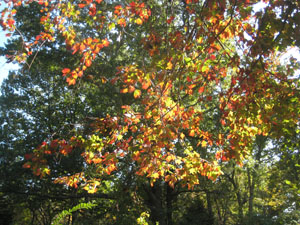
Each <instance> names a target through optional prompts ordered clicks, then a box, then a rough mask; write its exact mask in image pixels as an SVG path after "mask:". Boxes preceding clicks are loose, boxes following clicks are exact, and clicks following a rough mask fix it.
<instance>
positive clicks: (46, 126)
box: [0, 0, 300, 224]
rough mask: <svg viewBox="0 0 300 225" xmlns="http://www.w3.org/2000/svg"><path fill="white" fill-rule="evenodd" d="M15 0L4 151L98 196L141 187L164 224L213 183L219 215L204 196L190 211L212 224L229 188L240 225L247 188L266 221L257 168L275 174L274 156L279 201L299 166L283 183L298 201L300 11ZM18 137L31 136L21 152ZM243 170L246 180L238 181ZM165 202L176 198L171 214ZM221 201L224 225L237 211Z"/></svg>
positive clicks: (236, 4)
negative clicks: (14, 69) (297, 51)
mask: <svg viewBox="0 0 300 225" xmlns="http://www.w3.org/2000/svg"><path fill="white" fill-rule="evenodd" d="M4 4H5V8H4V9H3V10H2V13H1V19H0V24H1V26H2V28H3V30H5V31H6V32H7V36H8V37H10V38H9V42H8V44H7V45H6V47H5V48H3V49H2V50H1V52H2V54H3V55H6V57H7V59H8V61H15V62H17V63H19V64H20V66H21V69H20V72H19V74H11V75H10V77H9V79H8V81H6V84H5V85H4V86H3V90H2V92H3V93H2V98H3V99H5V101H6V103H5V102H4V104H3V106H1V107H3V109H2V112H1V113H2V115H1V117H2V118H3V122H2V128H1V129H3V134H5V135H11V136H10V137H8V136H6V139H3V140H7V141H4V143H2V145H3V148H4V149H6V150H5V151H8V149H20V152H18V153H17V154H21V153H22V154H23V156H24V158H22V156H20V158H19V161H18V163H19V162H22V164H23V168H27V169H28V168H30V169H31V170H32V171H33V173H34V174H35V175H37V176H39V177H40V179H41V180H47V179H48V182H49V181H50V180H53V181H54V183H56V184H60V185H61V187H63V186H64V185H65V186H68V188H69V189H70V188H71V189H70V190H73V189H72V188H76V189H77V190H78V191H79V190H80V191H81V190H85V191H87V193H88V194H93V193H97V192H98V193H103V192H107V191H108V190H107V189H110V191H112V190H120V189H127V188H129V189H130V188H132V187H134V186H136V187H141V186H142V187H143V191H141V190H139V192H138V193H139V196H143V197H142V198H143V199H144V200H145V202H147V203H146V205H147V207H148V208H150V211H151V215H150V219H151V221H159V222H160V224H171V223H172V222H171V221H172V212H174V210H175V209H176V206H175V205H174V204H173V205H172V203H174V202H175V197H174V196H176V199H177V197H178V195H179V193H183V192H185V191H186V192H188V191H193V190H196V189H197V188H199V187H200V189H201V190H204V191H205V193H206V194H207V195H206V200H205V201H206V206H205V205H204V203H203V202H205V201H204V200H203V199H201V200H199V201H198V202H194V203H191V204H190V207H191V208H192V207H193V204H196V205H197V206H196V208H197V207H198V211H201V212H202V216H203V217H209V215H212V209H211V206H209V202H211V200H209V199H210V198H211V195H212V193H210V191H209V189H211V190H214V188H216V187H218V186H220V187H221V186H222V185H223V179H225V180H226V179H227V182H229V183H230V184H231V185H232V190H233V193H234V194H235V196H236V199H237V202H238V204H237V205H238V207H237V208H238V216H239V221H240V222H241V221H242V220H243V219H245V217H244V212H243V207H244V203H243V202H244V201H243V196H242V195H243V194H242V192H243V189H242V188H241V186H242V183H247V185H248V191H249V192H248V191H246V192H247V193H248V197H249V200H248V202H249V207H248V213H249V215H251V216H252V217H253V216H254V213H253V207H254V206H253V204H254V203H253V201H254V195H253V193H254V189H255V185H258V184H259V182H260V179H259V177H258V173H259V170H265V169H266V168H267V167H268V165H267V164H264V165H261V163H262V160H264V159H266V157H267V156H268V155H269V156H271V155H277V156H278V157H280V160H278V161H277V162H274V163H275V164H276V167H272V169H270V170H269V171H272V170H274V171H273V172H272V174H273V175H270V174H264V173H262V176H265V177H267V176H270V183H269V184H268V185H269V187H268V188H269V191H270V193H271V192H272V191H274V189H272V185H274V183H273V184H272V182H271V179H274V180H277V178H276V175H275V174H276V172H275V171H276V170H280V171H281V169H282V168H281V167H283V164H284V163H292V164H293V165H295V166H294V169H291V170H292V172H291V171H288V170H286V171H284V172H282V173H286V174H287V175H288V174H289V176H288V177H287V183H286V184H284V185H289V186H290V188H291V192H290V193H294V195H293V200H291V201H293V202H294V201H295V199H296V198H299V197H297V194H295V193H296V192H297V191H298V190H299V182H298V183H297V182H296V179H295V177H293V176H292V175H291V174H292V173H293V172H295V171H299V163H300V162H299V159H298V158H299V157H297V156H296V153H297V152H298V150H297V149H298V143H297V140H298V133H299V116H300V110H299V109H300V99H299V97H300V95H299V94H300V92H299V75H298V74H297V73H298V69H299V62H297V60H296V59H295V58H293V57H291V58H290V59H289V61H287V62H284V63H282V61H281V55H282V54H283V53H284V52H285V51H286V50H287V49H288V48H291V47H295V48H296V47H299V45H300V39H299V37H300V35H299V31H300V29H299V23H300V12H299V10H300V5H299V2H297V1H295V2H294V1H281V0H274V1H266V0H265V1H262V2H260V1H254V0H247V1H240V0H215V1H214V0H203V1H201V0H148V1H143V0H136V1H109V0H106V1H105V0H72V1H65V0H59V1H58V0H51V1H50V0H39V1H33V0H6V1H5V3H4ZM64 80H65V81H64ZM9 99H15V100H16V101H14V100H9ZM3 101H4V100H3ZM7 101H13V103H12V104H15V105H14V106H12V105H10V103H7ZM6 104H7V105H6ZM22 104H23V105H22ZM14 111H15V115H13V113H14ZM17 119H18V120H19V122H16V121H17ZM9 121H14V122H16V123H17V124H21V125H19V127H22V129H19V130H16V126H17V125H16V126H11V124H10V122H9ZM24 127H26V129H25V128H24ZM22 130H23V131H22ZM17 131H18V132H17ZM5 135H4V136H5ZM10 138H13V139H15V140H19V141H18V142H14V144H13V146H9V144H8V143H9V141H8V140H9V139H10ZM24 145H27V148H26V149H25V150H23V152H22V150H21V147H20V146H24ZM268 145H269V147H268V148H267V147H266V146H268ZM272 147H273V148H274V149H276V151H279V152H280V153H276V151H275V150H274V151H273V152H272V151H271V150H270V149H271V148H272ZM266 149H268V151H267V150H266ZM280 149H281V150H280ZM287 149H289V150H287ZM5 157H7V155H6V154H5ZM5 157H4V158H5ZM12 158H14V157H13V156H12ZM4 162H5V160H4ZM7 162H9V160H7ZM244 164H246V165H245V167H244V168H242V166H243V165H244ZM3 165H4V164H3ZM237 165H238V166H237ZM250 165H251V166H250ZM297 165H298V166H297ZM20 169H21V168H19V170H20ZM241 171H244V175H245V177H244V179H245V180H237V178H236V176H237V175H236V174H238V173H243V172H241ZM270 173H271V172H270ZM295 174H296V172H295ZM274 176H275V177H274ZM295 176H297V175H295ZM224 177H225V178H224ZM209 180H211V181H213V182H215V187H214V186H213V183H212V182H211V181H209ZM31 181H32V182H33V183H35V184H36V183H37V181H35V180H31ZM211 185H212V186H211ZM264 185H265V186H267V185H266V184H264ZM51 187H52V186H51ZM54 187H55V185H54V186H53V188H54ZM162 187H164V188H163V189H162ZM68 188H67V189H68ZM292 189H293V190H294V191H292ZM162 190H164V191H165V192H164V193H165V194H162V193H160V192H161V191H162ZM183 190H184V191H183ZM80 191H79V192H80ZM244 191H245V190H244ZM212 192H213V191H212ZM80 193H81V192H80ZM107 193H109V191H108V192H107ZM175 193H176V194H175ZM158 195H160V196H162V195H164V197H165V200H166V203H165V206H163V207H164V209H166V211H165V214H164V215H163V216H161V215H160V213H161V212H160V211H161V207H162V205H163V204H162V203H161V202H159V201H158V200H157V198H156V197H157V196H158ZM145 196H147V197H145ZM155 196H156V197H155ZM176 201H177V202H180V201H181V200H180V199H179V200H178V199H177V200H176ZM215 204H216V206H218V207H219V208H218V210H219V211H218V213H219V214H218V215H219V216H220V218H221V217H222V216H221V214H222V213H225V214H226V212H227V211H226V210H229V209H228V208H226V207H225V208H224V207H223V208H222V207H221V208H222V209H224V210H225V211H223V212H222V210H221V208H220V206H219V205H218V204H219V203H218V200H215ZM159 205H160V206H159ZM205 207H206V208H208V210H207V211H205ZM297 207H299V206H297ZM142 208H143V207H141V211H142ZM171 209H172V210H173V209H174V210H173V211H172V210H171ZM138 213H140V212H138ZM190 213H191V214H193V212H192V211H191V212H190ZM207 215H208V216H207ZM173 217H174V215H173ZM252 217H251V218H252ZM224 218H225V217H224ZM248 219H249V221H250V217H249V218H248ZM184 220H186V219H184V218H182V221H184ZM124 223H125V222H124ZM182 223H184V222H182ZM187 223H188V222H187ZM190 223H193V221H190ZM194 223H195V224H196V223H197V221H194ZM209 223H211V222H210V221H207V224H209ZM230 223H234V222H233V221H231V222H230ZM219 224H222V223H221V222H220V223H219ZM223 224H226V222H225V221H224V223H223Z"/></svg>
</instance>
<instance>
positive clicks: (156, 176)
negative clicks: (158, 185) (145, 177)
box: [151, 173, 159, 179]
mask: <svg viewBox="0 0 300 225" xmlns="http://www.w3.org/2000/svg"><path fill="white" fill-rule="evenodd" d="M151 177H153V178H155V179H156V178H159V174H158V173H153V174H152V175H151Z"/></svg>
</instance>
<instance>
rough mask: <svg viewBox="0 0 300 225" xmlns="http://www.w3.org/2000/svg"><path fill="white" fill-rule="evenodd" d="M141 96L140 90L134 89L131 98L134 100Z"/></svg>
mask: <svg viewBox="0 0 300 225" xmlns="http://www.w3.org/2000/svg"><path fill="white" fill-rule="evenodd" d="M141 94H142V92H141V90H138V89H135V91H134V93H133V96H134V98H139V97H140V96H141Z"/></svg>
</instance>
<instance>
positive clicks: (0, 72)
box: [0, 30, 18, 83]
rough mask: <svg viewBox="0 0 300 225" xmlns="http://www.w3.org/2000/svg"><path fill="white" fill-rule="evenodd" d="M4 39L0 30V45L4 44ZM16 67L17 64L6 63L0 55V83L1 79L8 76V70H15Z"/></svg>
mask: <svg viewBox="0 0 300 225" xmlns="http://www.w3.org/2000/svg"><path fill="white" fill-rule="evenodd" d="M5 41H6V37H5V33H4V32H3V31H2V30H0V47H3V46H4V43H5ZM16 69H18V66H17V64H13V63H9V64H7V63H6V59H5V57H3V56H1V57H0V83H2V81H3V79H4V78H6V77H7V76H8V72H9V71H10V70H16Z"/></svg>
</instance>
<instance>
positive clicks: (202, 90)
mask: <svg viewBox="0 0 300 225" xmlns="http://www.w3.org/2000/svg"><path fill="white" fill-rule="evenodd" d="M198 92H199V94H201V93H203V92H204V86H202V87H200V88H199V90H198Z"/></svg>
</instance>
